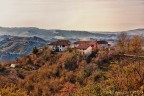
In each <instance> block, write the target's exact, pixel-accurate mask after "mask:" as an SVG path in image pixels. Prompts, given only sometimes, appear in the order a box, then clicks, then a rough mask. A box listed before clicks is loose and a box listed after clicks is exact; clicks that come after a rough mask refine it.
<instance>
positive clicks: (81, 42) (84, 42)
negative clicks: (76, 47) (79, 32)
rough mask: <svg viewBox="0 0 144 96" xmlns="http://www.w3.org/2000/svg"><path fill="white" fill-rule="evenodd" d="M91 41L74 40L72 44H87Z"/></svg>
mask: <svg viewBox="0 0 144 96" xmlns="http://www.w3.org/2000/svg"><path fill="white" fill-rule="evenodd" d="M87 43H91V41H76V42H75V43H74V44H87Z"/></svg>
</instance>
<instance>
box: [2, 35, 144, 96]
mask: <svg viewBox="0 0 144 96" xmlns="http://www.w3.org/2000/svg"><path fill="white" fill-rule="evenodd" d="M121 36H124V37H119V42H118V44H117V46H116V50H111V51H109V50H108V49H105V50H101V51H98V52H97V50H96V51H94V52H93V53H94V54H92V55H91V56H89V57H85V56H83V55H81V53H79V52H78V51H77V50H75V49H71V50H69V51H67V52H65V53H52V52H51V51H50V50H49V49H47V48H44V49H43V51H41V52H36V53H35V52H34V54H31V55H28V56H25V57H23V58H21V59H19V60H16V61H15V62H10V63H8V64H9V65H10V64H11V63H14V64H16V68H9V66H5V67H4V66H0V95H2V96H27V95H29V96H116V95H118V96H124V95H130V94H135V95H140V94H141V93H142V92H143V90H144V88H143V87H144V66H143V64H144V59H143V58H138V57H124V56H122V55H119V53H124V54H130V53H134V54H140V53H142V52H143V51H142V50H141V42H142V41H141V40H142V39H141V38H139V37H134V38H131V39H126V38H127V36H126V35H124V34H122V35H121ZM123 40H124V41H123ZM118 48H119V49H118ZM117 49H118V50H117ZM1 74H2V75H1Z"/></svg>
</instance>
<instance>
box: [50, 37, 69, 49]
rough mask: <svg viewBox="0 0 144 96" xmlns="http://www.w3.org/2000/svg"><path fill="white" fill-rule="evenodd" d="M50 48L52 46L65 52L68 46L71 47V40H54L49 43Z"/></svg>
mask: <svg viewBox="0 0 144 96" xmlns="http://www.w3.org/2000/svg"><path fill="white" fill-rule="evenodd" d="M49 45H50V46H49V47H50V48H52V49H53V50H55V51H57V52H63V51H66V50H67V48H69V46H70V41H69V40H58V41H56V42H52V43H50V44H49Z"/></svg>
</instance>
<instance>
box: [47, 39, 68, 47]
mask: <svg viewBox="0 0 144 96" xmlns="http://www.w3.org/2000/svg"><path fill="white" fill-rule="evenodd" d="M49 45H65V46H68V45H70V41H69V40H58V41H56V42H52V43H50V44H49Z"/></svg>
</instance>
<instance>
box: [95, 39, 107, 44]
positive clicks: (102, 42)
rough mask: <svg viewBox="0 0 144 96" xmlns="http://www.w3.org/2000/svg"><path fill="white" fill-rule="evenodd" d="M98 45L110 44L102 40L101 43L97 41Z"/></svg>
mask: <svg viewBox="0 0 144 96" xmlns="http://www.w3.org/2000/svg"><path fill="white" fill-rule="evenodd" d="M97 43H98V44H108V42H107V41H105V40H100V41H97Z"/></svg>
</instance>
